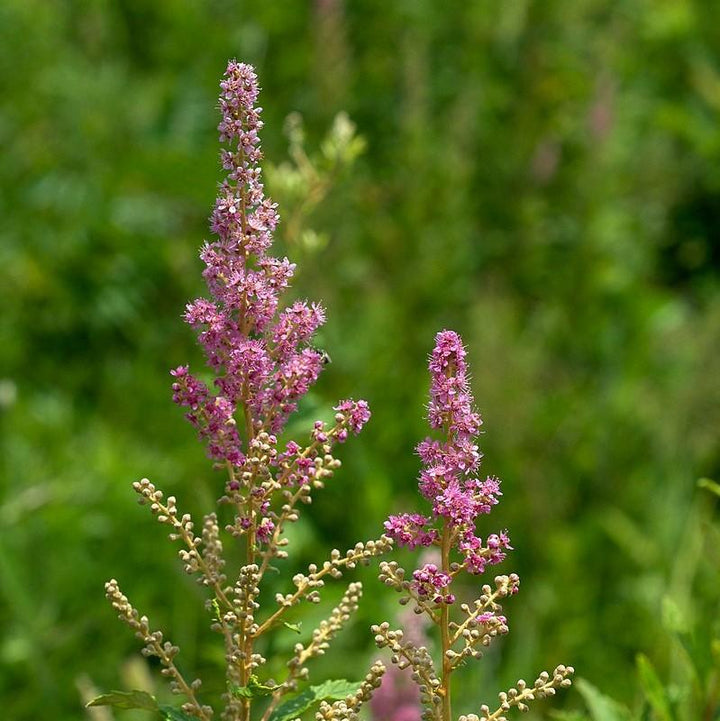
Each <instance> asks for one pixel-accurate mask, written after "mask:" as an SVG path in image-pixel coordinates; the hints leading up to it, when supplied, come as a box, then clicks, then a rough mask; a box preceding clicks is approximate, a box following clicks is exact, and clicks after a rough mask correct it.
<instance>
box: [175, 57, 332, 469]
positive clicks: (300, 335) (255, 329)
mask: <svg viewBox="0 0 720 721" xmlns="http://www.w3.org/2000/svg"><path fill="white" fill-rule="evenodd" d="M220 87H221V93H220V100H219V105H220V110H221V113H222V119H221V121H220V125H219V126H218V130H219V132H220V140H221V141H222V142H225V143H227V144H228V146H229V147H227V148H225V149H224V150H223V151H222V154H221V162H222V167H223V169H224V170H225V171H226V173H227V175H226V178H225V180H224V181H223V182H222V183H221V185H220V189H219V192H218V197H217V199H216V201H215V207H214V209H213V212H212V216H211V218H210V228H211V230H212V232H213V233H214V234H215V236H216V239H215V240H213V241H212V242H209V243H205V245H204V246H203V248H202V250H201V253H200V257H201V259H202V260H203V262H204V263H205V270H204V271H203V277H204V278H205V281H206V283H207V287H208V291H209V293H210V296H211V298H210V299H207V298H199V299H197V300H195V301H193V302H192V303H189V304H188V306H187V309H186V312H185V320H186V321H187V322H188V323H189V324H190V325H191V326H193V327H194V328H195V329H196V330H197V332H198V339H199V341H200V345H201V346H202V348H203V350H204V352H205V356H206V358H207V363H208V365H209V366H210V367H211V368H212V369H213V371H214V372H215V374H216V379H215V383H214V385H215V388H214V389H210V388H208V387H207V386H205V385H204V384H203V383H202V382H201V381H199V380H198V379H197V378H196V377H194V376H193V375H192V374H191V373H190V371H189V369H188V368H187V366H181V367H179V368H177V369H175V370H174V371H172V375H173V376H174V378H175V382H174V383H173V399H174V400H175V402H176V403H178V404H179V405H180V406H183V407H185V408H187V409H188V412H187V414H186V417H187V419H188V420H189V421H190V423H192V425H193V426H195V428H196V429H197V431H198V435H199V436H200V438H201V439H203V440H204V441H205V442H206V443H207V448H208V454H209V455H210V457H211V458H213V459H214V460H216V461H218V462H219V463H221V464H223V465H225V464H230V466H232V467H235V468H240V467H241V466H242V465H243V463H244V461H245V455H246V453H247V450H246V449H243V448H242V443H241V435H242V434H241V433H239V432H238V428H237V423H238V422H240V423H242V424H243V425H244V426H245V435H247V436H248V437H253V436H254V435H255V434H256V433H257V432H258V431H259V430H261V429H262V430H266V431H268V432H269V433H278V432H279V431H280V430H282V428H283V426H284V425H285V422H286V420H287V417H288V415H289V414H290V413H292V412H293V411H294V410H295V408H296V406H297V401H298V399H299V398H300V397H302V396H303V395H304V394H305V393H307V391H308V389H309V388H310V387H311V386H312V384H313V383H314V382H315V381H316V380H317V377H318V375H319V374H320V371H321V370H322V368H323V365H324V363H323V355H322V353H321V352H320V351H317V350H315V349H314V348H312V347H311V346H310V345H309V343H310V340H311V338H312V336H313V334H314V332H315V331H316V330H317V329H318V328H319V327H320V326H321V325H322V324H323V323H324V322H325V311H324V309H323V308H322V306H320V305H319V304H317V303H313V304H308V303H306V302H305V301H296V302H295V303H294V304H293V305H291V306H290V307H289V308H286V309H285V310H283V311H282V312H280V313H278V307H279V300H280V295H281V293H282V292H283V290H285V288H287V286H288V285H289V283H290V280H291V278H292V275H293V270H294V267H295V266H294V265H293V264H292V263H290V261H289V260H288V259H287V258H282V259H279V258H274V257H272V256H271V255H269V253H268V251H269V249H270V246H271V244H272V239H273V232H274V231H275V228H276V227H277V224H278V215H277V212H276V206H275V204H274V203H273V202H272V201H271V200H270V199H269V198H266V197H265V194H264V189H263V185H262V182H261V171H260V166H259V163H260V161H261V160H262V151H261V149H260V138H259V132H260V130H261V129H262V126H263V123H262V120H261V119H260V116H261V113H262V109H261V108H259V107H257V106H256V102H257V98H258V92H259V88H258V83H257V77H256V75H255V72H254V71H253V69H252V68H251V67H250V66H249V65H245V64H243V63H237V62H234V61H233V62H230V63H229V64H228V67H227V71H226V73H225V78H224V79H223V81H222V82H221V84H220ZM241 408H242V414H241V415H242V417H241V418H237V417H236V416H237V415H240V414H239V413H238V411H239V410H240V409H241Z"/></svg>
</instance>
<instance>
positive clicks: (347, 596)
mask: <svg viewBox="0 0 720 721" xmlns="http://www.w3.org/2000/svg"><path fill="white" fill-rule="evenodd" d="M361 597H362V583H359V582H354V583H351V584H350V585H349V586H348V587H347V590H346V591H345V593H344V595H343V597H342V598H341V599H340V603H339V604H338V605H337V606H336V607H335V608H333V610H332V613H331V614H330V617H329V618H327V619H326V620H323V621H321V622H320V625H319V626H318V627H317V628H316V629H315V630H314V631H313V632H312V639H311V640H310V642H309V643H307V644H305V645H303V644H302V643H296V644H295V647H294V649H293V653H294V655H293V657H292V658H291V659H290V661H288V664H287V665H288V667H289V668H290V669H291V670H292V669H296V668H298V669H299V668H302V666H303V665H304V664H305V662H306V661H307V660H308V659H311V658H314V657H316V656H323V655H324V654H325V651H326V650H327V649H328V648H329V646H330V641H331V640H332V639H333V637H334V636H335V635H336V634H337V633H338V632H339V631H340V630H341V629H342V627H343V626H344V625H345V624H346V623H347V621H348V620H349V619H350V616H351V615H352V614H353V613H355V612H356V611H357V609H358V605H359V603H360V598H361Z"/></svg>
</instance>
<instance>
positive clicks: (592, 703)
mask: <svg viewBox="0 0 720 721" xmlns="http://www.w3.org/2000/svg"><path fill="white" fill-rule="evenodd" d="M574 685H575V686H576V688H577V690H578V691H579V692H580V695H581V696H582V697H583V700H584V701H585V703H586V705H587V707H588V710H589V711H590V716H591V717H592V719H593V721H632V716H631V714H630V711H629V709H628V708H627V707H625V706H623V705H621V704H619V703H618V702H617V701H615V700H614V699H612V698H610V697H609V696H605V695H604V694H602V693H601V692H600V691H598V689H596V688H595V686H593V685H592V684H591V683H590V682H589V681H586V680H585V679H584V678H580V679H578V680H577V681H576V682H575V684H574Z"/></svg>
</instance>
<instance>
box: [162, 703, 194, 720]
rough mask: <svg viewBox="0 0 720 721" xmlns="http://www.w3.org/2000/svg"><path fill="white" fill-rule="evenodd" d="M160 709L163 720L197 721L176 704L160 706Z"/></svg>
mask: <svg viewBox="0 0 720 721" xmlns="http://www.w3.org/2000/svg"><path fill="white" fill-rule="evenodd" d="M158 710H159V711H160V713H161V714H162V715H163V721H197V719H196V718H195V717H194V716H188V715H187V714H186V713H185V712H184V711H181V710H180V709H178V708H175V707H174V706H160V708H159V709H158Z"/></svg>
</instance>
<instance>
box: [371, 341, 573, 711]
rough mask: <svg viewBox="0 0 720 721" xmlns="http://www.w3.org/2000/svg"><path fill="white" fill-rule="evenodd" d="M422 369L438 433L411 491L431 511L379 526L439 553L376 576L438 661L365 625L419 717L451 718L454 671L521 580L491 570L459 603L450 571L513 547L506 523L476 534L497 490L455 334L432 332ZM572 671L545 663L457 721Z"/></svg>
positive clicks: (521, 698)
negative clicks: (421, 626)
mask: <svg viewBox="0 0 720 721" xmlns="http://www.w3.org/2000/svg"><path fill="white" fill-rule="evenodd" d="M429 369H430V375H431V383H430V403H429V405H428V421H429V423H430V427H431V428H432V429H433V430H435V431H438V435H439V436H440V437H439V439H433V438H426V439H425V440H424V441H422V442H421V443H420V444H419V445H418V447H417V452H418V455H419V456H420V458H421V460H422V462H423V467H422V470H421V472H420V479H419V484H418V485H419V490H420V493H421V494H422V496H423V497H424V498H425V499H426V500H428V501H429V502H430V503H431V504H432V515H431V516H423V515H421V514H418V513H403V514H399V515H395V516H390V517H389V519H388V520H387V521H386V522H385V529H386V531H387V533H388V535H390V536H391V537H392V538H393V539H394V540H395V541H396V542H397V543H398V545H399V546H406V547H409V548H411V549H412V548H415V547H418V546H420V547H422V546H429V547H437V549H439V554H438V556H439V557H438V560H437V562H436V563H422V562H421V565H420V567H419V568H417V569H416V570H414V571H413V572H412V574H411V575H410V576H408V575H407V573H406V571H405V569H403V568H402V567H400V566H399V565H398V563H397V562H396V561H390V562H388V561H381V562H380V580H381V581H383V582H384V583H385V584H386V585H388V586H390V587H392V588H394V589H395V590H396V591H398V592H399V593H400V594H401V596H400V603H401V604H403V605H406V604H411V605H412V608H413V610H414V611H415V613H417V614H421V615H424V616H425V617H426V618H427V619H428V620H429V622H430V624H431V625H432V626H435V627H436V628H437V635H438V637H439V638H438V641H439V643H438V647H439V649H440V652H439V654H438V656H439V658H440V662H439V664H438V666H439V667H438V666H436V664H435V662H434V661H433V657H432V655H431V653H430V652H429V651H428V649H427V647H426V646H425V645H420V644H418V643H417V641H415V640H414V639H413V638H411V637H410V634H408V633H406V632H404V631H403V629H397V630H391V628H390V624H389V623H387V622H384V623H381V624H379V625H376V626H373V629H372V630H373V633H374V634H375V642H376V644H377V645H378V646H379V647H380V648H385V647H388V648H389V649H390V651H391V653H392V662H393V663H394V664H396V665H397V666H398V667H399V668H401V669H405V668H408V669H410V670H411V672H412V678H413V680H414V681H415V682H416V684H417V685H418V687H419V690H420V700H421V703H422V705H423V719H425V720H426V721H450V719H452V718H453V716H452V710H451V709H452V686H451V679H452V675H453V673H454V672H455V671H457V670H458V669H459V668H460V667H461V666H463V665H464V664H465V663H466V662H467V661H468V660H469V659H474V658H479V657H480V656H481V655H482V649H483V648H485V647H487V646H489V645H490V644H491V643H492V641H493V639H495V638H496V637H497V636H501V635H503V634H506V633H507V632H508V623H507V618H506V617H505V616H504V615H503V612H502V606H501V602H503V601H504V599H505V598H507V597H508V596H512V595H514V594H515V593H517V591H518V588H519V585H520V579H519V578H518V576H517V575H516V574H514V573H513V574H510V575H499V576H496V577H495V578H494V580H493V583H492V584H484V585H483V586H482V587H481V593H480V596H479V597H478V598H477V599H476V600H475V601H474V602H473V603H471V604H468V603H458V599H457V598H456V593H455V591H454V588H455V586H456V585H457V584H456V581H457V579H458V578H459V577H461V576H462V575H464V574H470V575H472V576H481V575H482V574H484V573H485V572H486V570H488V568H489V567H492V566H495V565H496V564H498V563H500V562H501V561H503V560H504V559H505V555H506V553H505V552H506V551H507V550H511V546H510V539H509V537H508V535H507V532H505V531H503V532H500V533H492V534H490V535H489V536H487V537H486V538H485V539H483V538H481V537H479V536H477V535H476V533H477V529H476V525H477V520H478V518H479V517H480V516H482V515H484V514H487V513H489V512H490V511H491V509H492V507H493V506H495V505H496V504H497V503H498V500H499V496H500V495H502V494H501V493H500V481H499V480H498V479H497V478H496V477H494V476H488V477H485V478H482V477H481V476H480V475H478V473H479V470H480V462H481V454H480V452H479V451H478V446H477V442H476V441H477V436H478V434H479V431H480V425H481V423H482V421H481V419H480V415H479V414H478V413H477V411H476V410H475V409H474V401H473V397H472V393H471V390H470V385H469V380H468V368H467V361H466V351H465V347H464V346H463V343H462V339H461V338H460V336H459V335H458V334H457V333H455V332H453V331H448V330H445V331H442V332H440V333H438V334H437V336H436V338H435V348H434V349H433V352H432V354H431V356H430V363H429ZM436 552H437V551H436ZM572 674H573V668H572V667H570V666H562V665H561V666H557V668H555V670H554V671H553V673H552V674H549V673H547V672H545V671H543V672H542V673H541V674H540V675H539V676H538V677H537V679H536V680H535V681H534V682H533V683H532V684H530V685H528V684H526V683H525V681H522V680H520V681H518V682H517V684H516V686H515V687H514V688H511V689H509V690H508V691H506V692H502V693H500V694H499V703H498V704H497V707H496V708H495V709H494V710H491V708H490V706H489V705H486V704H483V705H480V706H479V709H478V710H479V714H474V713H473V714H470V715H467V716H460V719H459V721H505V719H506V713H507V712H508V711H510V709H512V708H517V709H519V710H520V711H526V710H528V702H530V701H533V700H535V699H539V698H544V697H546V696H552V695H554V694H555V691H556V689H558V688H563V687H566V686H569V685H570V684H571V679H570V677H571V675H572Z"/></svg>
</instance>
